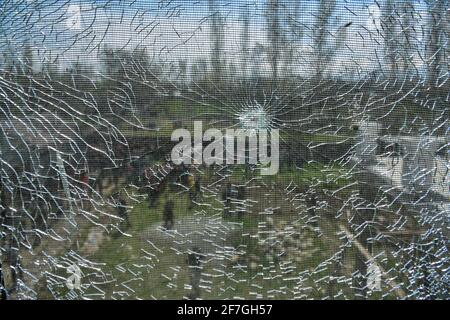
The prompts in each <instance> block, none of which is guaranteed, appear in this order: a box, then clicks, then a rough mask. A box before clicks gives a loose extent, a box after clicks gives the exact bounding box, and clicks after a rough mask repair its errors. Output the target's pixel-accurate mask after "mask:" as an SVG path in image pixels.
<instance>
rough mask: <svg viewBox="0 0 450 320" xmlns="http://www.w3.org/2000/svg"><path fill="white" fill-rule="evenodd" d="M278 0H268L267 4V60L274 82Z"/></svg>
mask: <svg viewBox="0 0 450 320" xmlns="http://www.w3.org/2000/svg"><path fill="white" fill-rule="evenodd" d="M278 8H279V3H278V0H268V4H267V27H268V30H267V40H268V41H269V45H270V47H269V61H270V65H271V67H272V81H273V83H274V84H275V83H276V81H277V78H278V60H279V55H280V52H279V50H280V48H279V47H280V46H279V44H280V37H281V31H280V24H279V17H278Z"/></svg>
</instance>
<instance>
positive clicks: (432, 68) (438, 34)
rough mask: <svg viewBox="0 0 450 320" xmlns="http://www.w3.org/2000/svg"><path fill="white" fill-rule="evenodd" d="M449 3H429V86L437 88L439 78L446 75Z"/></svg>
mask: <svg viewBox="0 0 450 320" xmlns="http://www.w3.org/2000/svg"><path fill="white" fill-rule="evenodd" d="M448 10H449V2H448V1H432V2H430V3H429V7H428V13H429V26H428V28H427V29H428V41H427V44H426V53H427V54H426V57H427V60H426V61H427V69H428V70H427V71H428V81H427V82H428V86H430V87H437V86H438V85H439V77H440V76H442V75H443V74H445V72H446V69H447V66H446V63H447V62H446V59H447V58H446V49H447V48H446V46H447V44H446V43H447V41H448V30H447V27H448V26H447V21H446V20H447V19H446V18H447V15H448Z"/></svg>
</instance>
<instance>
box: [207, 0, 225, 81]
mask: <svg viewBox="0 0 450 320" xmlns="http://www.w3.org/2000/svg"><path fill="white" fill-rule="evenodd" d="M208 9H209V14H210V37H211V39H210V41H211V66H212V69H213V73H214V74H213V79H214V81H215V82H216V83H217V82H218V81H220V79H221V76H222V68H223V65H224V61H223V48H224V31H223V28H224V22H223V19H222V15H221V13H220V11H218V10H217V6H216V1H215V0H208Z"/></svg>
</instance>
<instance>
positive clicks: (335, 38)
mask: <svg viewBox="0 0 450 320" xmlns="http://www.w3.org/2000/svg"><path fill="white" fill-rule="evenodd" d="M335 10H336V0H320V3H319V8H318V11H317V16H316V21H315V24H314V29H313V46H314V58H313V59H314V67H315V74H314V77H315V81H320V80H321V79H322V78H323V75H324V72H325V70H326V68H327V67H328V65H329V64H330V63H331V62H332V61H333V58H334V57H335V56H336V53H337V52H338V51H339V49H341V48H342V47H343V46H344V43H345V40H346V38H347V27H349V26H350V25H351V23H346V24H345V25H343V26H340V27H339V28H338V29H337V31H336V32H335V33H334V34H331V33H330V31H329V25H330V19H331V17H332V15H333V13H334V12H335Z"/></svg>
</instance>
